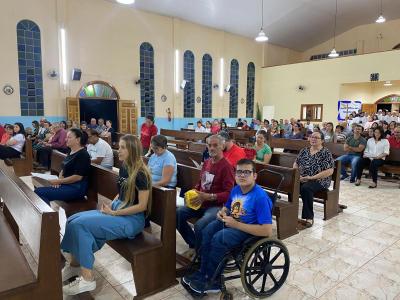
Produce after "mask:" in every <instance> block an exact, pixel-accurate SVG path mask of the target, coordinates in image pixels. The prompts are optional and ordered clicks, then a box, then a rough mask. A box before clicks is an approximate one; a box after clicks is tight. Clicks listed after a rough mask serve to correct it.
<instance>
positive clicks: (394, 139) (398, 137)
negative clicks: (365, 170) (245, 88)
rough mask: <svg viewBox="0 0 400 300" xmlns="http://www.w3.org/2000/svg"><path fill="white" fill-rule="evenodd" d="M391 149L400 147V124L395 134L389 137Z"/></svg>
mask: <svg viewBox="0 0 400 300" xmlns="http://www.w3.org/2000/svg"><path fill="white" fill-rule="evenodd" d="M388 140H389V144H390V149H400V126H397V127H396V128H395V129H394V134H393V135H391V136H390V137H389V138H388Z"/></svg>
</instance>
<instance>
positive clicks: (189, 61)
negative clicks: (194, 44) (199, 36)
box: [183, 50, 195, 118]
mask: <svg viewBox="0 0 400 300" xmlns="http://www.w3.org/2000/svg"><path fill="white" fill-rule="evenodd" d="M183 79H184V80H186V85H185V88H184V89H183V117H184V118H194V115H195V69H194V54H193V52H192V51H190V50H186V51H185V53H184V54H183Z"/></svg>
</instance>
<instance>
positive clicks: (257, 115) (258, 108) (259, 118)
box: [256, 102, 262, 121]
mask: <svg viewBox="0 0 400 300" xmlns="http://www.w3.org/2000/svg"><path fill="white" fill-rule="evenodd" d="M261 118H262V116H261V110H260V105H259V104H258V102H257V109H256V119H257V120H259V121H261Z"/></svg>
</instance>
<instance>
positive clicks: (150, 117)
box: [146, 115, 154, 123]
mask: <svg viewBox="0 0 400 300" xmlns="http://www.w3.org/2000/svg"><path fill="white" fill-rule="evenodd" d="M146 119H149V120H150V121H151V122H153V123H154V117H153V116H152V115H148V116H147V117H146Z"/></svg>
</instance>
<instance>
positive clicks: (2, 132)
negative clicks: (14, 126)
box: [0, 124, 6, 140]
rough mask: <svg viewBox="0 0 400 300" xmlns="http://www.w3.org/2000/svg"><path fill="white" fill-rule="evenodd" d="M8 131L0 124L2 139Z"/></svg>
mask: <svg viewBox="0 0 400 300" xmlns="http://www.w3.org/2000/svg"><path fill="white" fill-rule="evenodd" d="M5 133H6V130H5V129H4V127H3V126H2V125H1V124H0V140H1V138H2V137H3V134H5Z"/></svg>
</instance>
